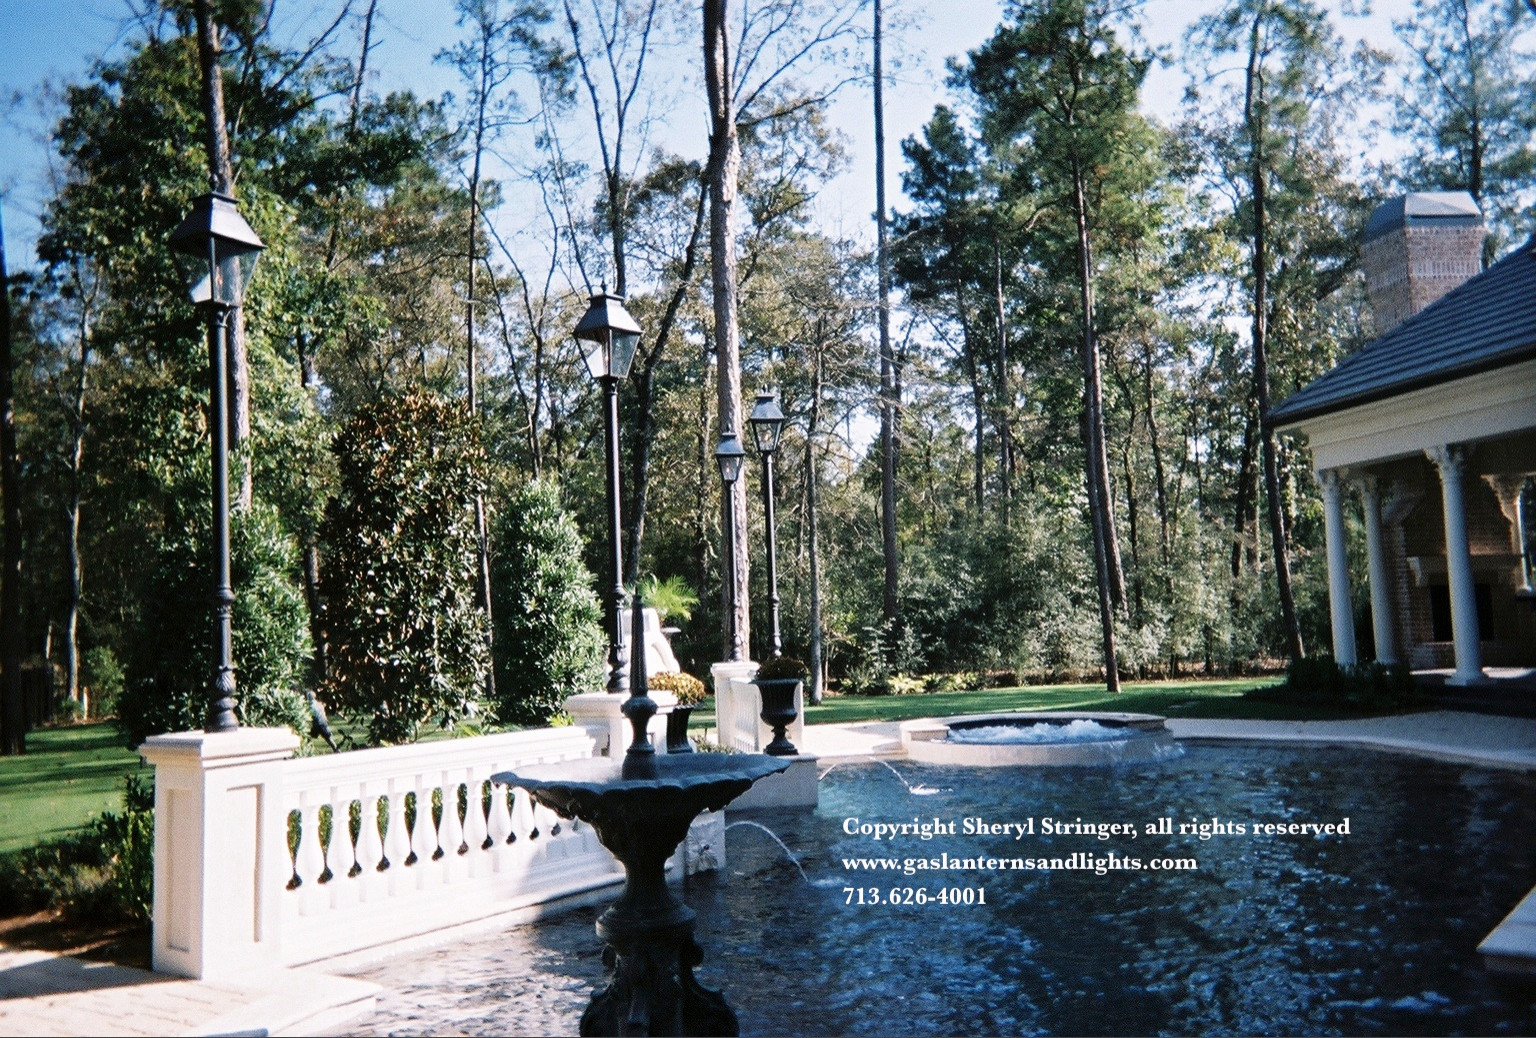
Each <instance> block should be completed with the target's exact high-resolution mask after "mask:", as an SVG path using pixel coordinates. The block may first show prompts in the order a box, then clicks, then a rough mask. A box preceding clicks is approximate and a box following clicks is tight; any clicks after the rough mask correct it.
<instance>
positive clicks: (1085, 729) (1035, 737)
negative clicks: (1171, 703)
mask: <svg viewBox="0 0 1536 1038" xmlns="http://www.w3.org/2000/svg"><path fill="white" fill-rule="evenodd" d="M1131 734H1132V733H1131V732H1129V731H1127V730H1126V728H1125V727H1124V726H1123V725H1115V726H1113V727H1112V726H1110V725H1105V724H1100V723H1099V722H1098V721H1089V720H1085V719H1083V718H1078V719H1077V720H1075V721H1068V722H1067V723H1066V724H1051V723H1049V722H1041V723H1037V724H985V725H976V726H974V727H961V726H958V725H956V726H953V727H951V728H950V729H949V741H950V742H962V743H977V744H982V745H993V746H996V745H1013V744H1035V743H1056V742H1111V741H1113V740H1115V739H1124V738H1127V737H1128V736H1129V735H1131Z"/></svg>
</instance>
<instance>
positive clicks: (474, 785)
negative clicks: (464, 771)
mask: <svg viewBox="0 0 1536 1038" xmlns="http://www.w3.org/2000/svg"><path fill="white" fill-rule="evenodd" d="M468 787H469V788H468V791H467V792H468V796H467V797H466V798H465V803H464V843H465V845H466V846H467V847H468V848H469V854H470V857H471V858H474V857H475V856H476V855H478V853H479V852H480V851H483V850H485V841H486V840H487V838H488V833H489V829H488V827H487V826H486V823H485V782H484V780H483V779H478V778H475V777H474V774H473V773H471V774H470V779H469V782H468Z"/></svg>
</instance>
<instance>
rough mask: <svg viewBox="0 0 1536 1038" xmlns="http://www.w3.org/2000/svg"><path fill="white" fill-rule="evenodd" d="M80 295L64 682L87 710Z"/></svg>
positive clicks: (86, 319)
mask: <svg viewBox="0 0 1536 1038" xmlns="http://www.w3.org/2000/svg"><path fill="white" fill-rule="evenodd" d="M79 294H80V300H79V303H80V308H81V310H80V323H79V328H78V334H79V336H80V360H79V363H80V370H79V372H78V373H77V374H76V376H75V385H74V395H73V398H72V399H71V400H70V407H69V458H68V462H67V464H68V466H69V501H68V504H67V505H66V507H65V513H64V525H65V531H66V532H65V545H64V554H65V565H66V567H67V568H68V570H69V600H68V602H67V603H65V608H64V681H65V686H66V688H67V690H68V692H67V694H68V696H69V701H70V702H71V703H75V704H78V705H80V706H82V707H83V706H87V705H88V704H85V703H82V702H81V700H80V641H79V634H80V600H81V592H82V588H83V586H84V581H83V574H84V568H83V565H82V563H81V559H80V507H81V493H80V489H81V483H82V480H81V469H82V467H83V465H84V462H85V389H86V370H87V368H88V367H89V366H90V362H91V333H90V316H89V315H90V311H89V309H87V301H86V298H85V292H84V291H83V290H82V291H80V293H79ZM82 714H83V711H82Z"/></svg>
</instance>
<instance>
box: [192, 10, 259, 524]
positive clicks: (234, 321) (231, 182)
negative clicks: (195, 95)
mask: <svg viewBox="0 0 1536 1038" xmlns="http://www.w3.org/2000/svg"><path fill="white" fill-rule="evenodd" d="M196 17H197V56H198V63H199V64H200V65H201V66H202V84H203V91H202V93H203V117H204V119H205V121H206V123H207V126H206V133H207V138H206V141H205V147H206V149H207V152H208V176H209V180H210V182H211V184H212V189H213V190H214V191H216V192H218V193H220V194H224V195H230V196H233V195H234V193H235V170H234V166H233V164H232V163H231V161H230V147H229V125H228V123H226V122H225V119H224V74H223V71H222V69H220V67H219V57H220V56H221V54H222V51H221V50H220V49H219V27H218V25H217V24H216V23H215V21H214V12H213V0H197V5H196ZM227 341H228V344H229V345H228V348H227V353H228V358H229V359H228V366H229V445H230V451H231V453H233V454H234V455H235V456H236V459H237V464H238V466H239V477H240V488H239V490H238V492H237V493H236V495H235V500H234V502H233V504H234V507H235V508H236V509H237V510H242V509H247V508H249V507H250V506H251V495H252V493H253V488H252V484H251V459H250V452H249V450H248V449H246V448H249V446H250V439H251V366H250V362H249V360H248V357H247V353H246V347H245V313H244V310H243V309H242V308H241V307H236V308H235V309H234V310H233V311H232V312H231V313H230V317H229V335H228V337H227Z"/></svg>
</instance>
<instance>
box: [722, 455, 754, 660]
mask: <svg viewBox="0 0 1536 1038" xmlns="http://www.w3.org/2000/svg"><path fill="white" fill-rule="evenodd" d="M746 460H747V452H746V451H744V450H742V449H741V441H740V440H738V439H737V438H736V431H735V430H734V429H721V430H720V445H719V446H717V447H716V448H715V464H716V465H718V466H720V482H721V483H722V484H724V486H725V501H726V508H725V565H726V571H725V574H724V581H725V588H726V594H727V596H728V598H729V601H727V602H726V608H725V622H726V625H727V630H728V631H729V634H730V637H729V641H730V650H729V659H731V660H733V661H734V660H739V659H741V629H740V628H739V627H738V626H737V624H736V517H735V515H734V514H733V513H732V511H731V508H730V500H731V485H732V484H733V483H735V482H736V481H737V480H738V479H740V478H741V467H742V465H743V464H745V463H746Z"/></svg>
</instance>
